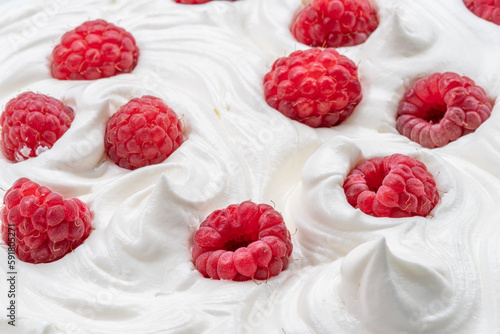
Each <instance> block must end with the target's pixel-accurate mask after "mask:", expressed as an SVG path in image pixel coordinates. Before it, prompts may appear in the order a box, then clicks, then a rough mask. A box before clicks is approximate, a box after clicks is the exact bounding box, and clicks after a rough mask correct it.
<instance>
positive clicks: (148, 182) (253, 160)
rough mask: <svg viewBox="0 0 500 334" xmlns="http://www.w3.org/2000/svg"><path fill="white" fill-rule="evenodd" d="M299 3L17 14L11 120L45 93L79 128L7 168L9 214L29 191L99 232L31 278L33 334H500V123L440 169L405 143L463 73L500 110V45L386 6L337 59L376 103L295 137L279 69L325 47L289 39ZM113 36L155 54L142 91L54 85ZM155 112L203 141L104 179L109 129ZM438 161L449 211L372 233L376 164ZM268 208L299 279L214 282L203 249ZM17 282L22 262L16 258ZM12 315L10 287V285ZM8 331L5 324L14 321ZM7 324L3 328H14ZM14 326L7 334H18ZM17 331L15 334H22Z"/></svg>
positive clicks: (482, 24) (429, 0) (4, 90)
mask: <svg viewBox="0 0 500 334" xmlns="http://www.w3.org/2000/svg"><path fill="white" fill-rule="evenodd" d="M302 6H303V5H302V2H301V1H297V0H238V1H235V2H226V1H213V2H211V3H208V4H205V5H191V6H188V5H180V4H175V3H173V1H170V0H156V1H155V0H152V1H147V2H140V1H132V0H116V1H105V0H99V1H98V0H85V1H78V2H75V1H69V0H42V1H35V0H29V1H23V2H14V1H10V2H6V3H4V4H2V5H0V45H2V49H1V51H0V73H1V77H0V105H1V106H2V107H3V106H5V104H6V103H7V101H8V100H9V99H11V98H13V97H15V96H16V95H18V94H19V93H21V92H23V91H27V90H32V91H35V92H39V93H44V94H48V95H51V96H53V97H56V98H60V99H62V100H63V101H65V102H66V103H67V104H69V105H70V106H71V107H72V108H73V109H74V110H75V112H76V118H75V120H74V122H73V124H72V126H71V128H70V129H69V130H68V132H67V133H66V134H65V135H64V136H63V137H62V138H61V139H60V140H59V141H58V142H57V143H56V144H55V145H54V147H53V148H52V149H50V150H48V151H46V152H44V153H42V154H41V155H40V156H39V157H37V158H32V159H28V160H26V161H23V162H20V163H17V164H12V163H10V162H8V161H6V159H4V158H3V157H0V170H1V173H0V186H1V188H2V190H1V191H0V195H1V196H2V197H3V194H4V192H5V190H6V189H8V188H9V187H10V186H11V185H12V183H13V182H14V181H15V180H16V179H18V178H19V177H29V178H31V179H33V180H34V181H37V182H39V183H41V184H44V185H47V186H49V187H51V188H52V189H54V190H57V191H59V192H60V193H62V194H63V195H64V196H68V197H78V198H80V199H81V200H83V201H85V202H86V203H88V204H89V206H90V209H91V211H92V213H93V215H94V228H95V230H94V231H93V232H92V234H91V235H90V237H89V238H88V239H87V240H86V242H85V243H84V244H83V245H82V246H80V247H79V248H77V249H76V251H75V252H73V253H71V254H68V255H66V256H65V257H64V258H63V259H61V260H59V261H57V262H54V263H50V264H39V265H32V264H28V263H22V262H20V261H17V262H16V269H17V272H18V284H17V295H16V303H17V304H16V305H17V306H18V309H17V320H16V324H17V326H16V329H17V330H18V331H19V333H29V334H31V333H43V334H52V333H57V334H61V333H64V334H70V333H99V334H101V333H114V332H116V333H118V332H119V333H228V332H231V333H255V332H261V333H264V332H265V333H281V332H285V333H287V334H292V333H341V334H343V333H346V334H360V333H361V334H363V333H380V334H387V333H395V334H408V333H459V334H461V333H464V334H465V333H495V332H498V331H499V330H500V324H499V320H498V319H499V317H498V316H499V313H500V312H499V304H500V297H499V296H500V286H499V283H498V282H499V281H500V260H499V259H500V243H499V242H498V240H499V238H500V225H499V223H498V222H499V221H500V213H499V211H498V203H497V202H498V199H499V198H500V170H499V169H498V166H499V164H500V149H499V147H500V140H499V139H498V138H500V136H498V133H499V132H500V125H499V124H500V115H499V113H500V110H498V106H497V104H495V105H494V108H493V112H492V115H491V117H490V119H488V120H487V121H486V122H485V123H484V124H483V125H481V127H480V128H479V129H478V130H477V131H476V132H475V133H473V134H470V135H467V136H465V137H462V138H460V139H459V140H457V141H455V142H453V143H450V144H448V145H446V146H445V147H442V148H438V149H433V150H428V149H424V148H421V147H420V146H419V145H418V144H416V143H412V142H410V141H409V140H408V138H406V137H404V136H402V135H400V134H399V133H398V132H397V131H396V129H395V115H396V112H397V104H398V101H399V99H400V98H401V96H402V94H403V92H404V91H405V90H406V88H407V87H408V86H409V85H410V84H411V83H412V82H413V81H414V80H415V79H416V78H418V77H422V76H425V75H427V74H431V73H433V72H444V71H453V72H457V73H459V74H461V75H467V76H469V77H470V78H472V79H473V80H475V81H476V83H478V84H479V85H481V86H482V87H483V88H484V89H485V90H486V92H487V94H488V95H489V97H490V98H491V100H492V102H495V101H496V99H497V96H500V81H498V74H499V73H500V62H499V61H498V54H499V53H500V28H499V27H498V26H496V25H494V24H492V23H489V22H486V21H483V20H481V19H480V18H478V17H476V16H475V15H473V14H472V13H470V12H469V11H468V10H467V9H466V8H465V6H464V5H463V3H462V1H461V0H442V1H436V0H420V1H416V0H377V1H376V6H377V10H378V12H379V16H380V26H379V27H378V29H377V30H376V31H375V32H374V33H373V34H372V35H371V36H370V38H369V39H368V40H367V41H366V42H365V43H364V44H362V45H359V46H355V47H351V48H340V49H339V52H340V53H341V54H344V55H346V56H348V57H350V58H351V59H353V60H354V61H355V62H356V63H357V64H358V66H359V75H360V80H361V83H362V88H363V95H364V97H363V100H362V102H361V103H360V104H359V105H358V107H357V108H356V109H355V111H354V113H353V114H352V116H351V117H350V118H349V119H348V120H346V121H345V122H344V123H342V124H341V125H339V126H337V127H335V128H332V129H312V128H308V127H307V126H305V125H303V124H300V123H298V122H294V121H291V120H289V119H287V118H285V117H284V116H282V115H281V114H280V113H279V112H277V111H275V110H274V109H272V108H270V107H269V106H268V105H267V104H266V103H265V101H264V99H263V96H262V95H263V88H262V78H263V77H264V75H265V73H266V72H267V71H268V70H269V68H270V66H271V65H272V63H273V61H274V60H275V59H277V58H278V57H281V56H284V55H287V54H289V53H291V52H292V51H294V50H297V49H306V48H307V46H305V45H302V44H300V43H297V42H296V41H295V40H294V38H293V36H292V35H291V33H290V32H289V25H290V23H291V20H292V18H293V16H294V15H295V13H296V12H297V10H298V9H300V8H301V7H302ZM97 18H102V19H105V20H108V21H110V22H113V23H115V24H117V25H119V26H121V27H123V28H125V29H127V30H128V31H129V32H131V33H132V35H133V36H134V37H135V38H136V40H137V44H138V46H139V48H140V50H141V55H140V58H139V63H138V65H137V67H136V68H135V70H134V71H133V72H132V73H131V74H123V75H119V76H115V77H112V78H107V79H101V80H98V81H58V80H55V79H53V78H51V75H50V72H49V63H50V61H49V56H50V53H51V51H52V48H53V47H54V46H55V45H56V44H57V43H58V41H59V38H60V36H62V35H63V34H64V32H66V31H67V30H70V29H72V28H74V27H75V26H77V25H78V24H80V23H82V22H84V21H86V20H89V19H97ZM145 94H149V95H155V96H158V97H160V98H163V99H164V101H165V102H166V103H167V104H168V105H169V106H170V107H172V108H173V109H174V110H175V111H176V112H177V113H178V114H179V115H180V116H181V117H182V120H183V122H184V124H185V126H186V130H185V132H186V133H185V135H186V138H187V140H186V141H185V143H183V144H182V146H181V147H180V149H178V150H177V151H176V152H175V153H174V154H173V155H172V156H170V157H169V158H168V159H167V160H166V161H165V162H164V163H162V164H159V165H155V166H149V167H145V168H141V169H138V170H135V171H128V170H124V169H121V168H119V167H117V166H115V165H114V164H113V163H111V162H110V161H109V160H107V159H106V156H105V153H104V146H103V137H104V129H105V125H106V121H107V119H108V118H109V117H110V115H112V114H113V113H114V112H116V110H117V109H118V108H119V107H120V106H121V105H123V104H125V103H126V102H127V101H129V100H130V99H132V98H134V97H138V96H142V95H145ZM393 153H404V154H409V155H411V156H413V157H415V158H417V159H420V160H422V161H423V162H424V163H425V164H426V165H427V166H428V168H429V170H430V172H431V173H432V174H433V175H435V176H436V181H437V185H438V188H439V190H440V195H441V201H440V203H439V204H438V205H437V206H436V208H435V210H433V211H432V212H431V215H430V216H429V217H426V218H422V217H417V218H401V219H388V218H374V217H371V216H367V215H365V214H363V213H361V212H360V211H359V210H356V209H354V208H352V207H351V206H350V205H349V204H348V203H347V201H346V200H345V196H344V194H343V190H342V187H341V186H342V183H343V180H344V178H345V177H346V175H347V173H348V172H349V171H350V169H351V168H353V167H354V166H355V164H356V163H358V162H360V161H361V160H363V159H368V158H372V157H376V156H385V155H389V154H393ZM249 199H251V200H253V201H255V202H262V203H268V204H272V203H274V205H275V206H276V208H277V209H278V210H279V211H281V212H282V213H283V214H284V217H285V220H286V222H287V224H288V225H289V229H290V230H291V231H292V232H294V235H293V237H292V240H293V243H294V254H293V258H294V259H295V260H294V261H293V262H292V263H291V265H290V267H289V269H288V270H286V271H284V272H282V273H281V274H280V275H279V276H278V277H275V278H272V279H270V280H269V281H268V282H261V283H260V284H257V283H254V282H252V281H250V282H229V281H215V280H209V279H205V278H203V277H201V275H200V274H199V273H198V272H197V271H196V270H195V269H194V266H193V264H192V263H191V261H190V260H191V257H190V249H191V247H192V242H191V239H192V235H193V232H194V230H195V229H196V228H197V227H198V225H199V224H200V222H201V221H202V220H203V218H204V217H206V216H207V215H208V214H209V213H210V212H212V211H213V210H215V209H218V208H222V207H226V206H227V205H229V204H231V203H239V202H242V201H244V200H249ZM0 254H1V256H0V268H1V271H2V274H1V277H5V276H6V275H7V274H6V272H7V271H8V270H7V247H6V246H5V245H4V244H2V245H1V247H0ZM0 291H2V292H1V293H0V304H1V305H0V306H1V308H2V309H4V310H5V308H6V307H7V302H8V299H7V294H6V291H7V282H6V280H5V279H4V278H2V279H0ZM2 314H3V313H2ZM2 317H3V316H2ZM6 322H7V318H3V319H2V321H1V323H0V332H2V333H11V332H12V333H15V332H14V331H12V328H11V327H10V326H8V325H7V323H6ZM9 331H10V332H9Z"/></svg>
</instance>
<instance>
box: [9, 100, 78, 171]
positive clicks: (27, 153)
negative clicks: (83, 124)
mask: <svg viewBox="0 0 500 334" xmlns="http://www.w3.org/2000/svg"><path fill="white" fill-rule="evenodd" d="M74 118H75V113H74V112H73V109H71V108H70V107H69V106H67V105H65V104H63V103H62V102H61V101H59V100H57V99H55V98H53V97H50V96H47V95H43V94H36V93H33V92H25V93H21V94H20V95H18V96H17V97H15V98H13V99H12V100H10V101H9V102H8V103H7V105H6V106H5V110H4V111H3V113H2V115H1V116H0V126H1V127H2V145H1V146H2V151H3V153H4V154H5V156H6V157H7V159H9V160H10V161H12V162H19V161H23V160H26V159H28V158H32V157H36V156H38V155H39V154H40V153H42V152H44V151H46V150H48V149H50V148H51V147H52V146H53V145H54V144H55V142H56V141H57V140H58V139H59V138H61V137H62V135H63V134H64V133H66V131H67V130H68V129H69V127H70V126H71V123H72V122H73V119H74Z"/></svg>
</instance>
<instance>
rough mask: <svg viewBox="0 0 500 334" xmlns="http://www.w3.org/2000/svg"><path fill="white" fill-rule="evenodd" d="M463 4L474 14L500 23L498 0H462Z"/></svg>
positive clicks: (499, 4)
mask: <svg viewBox="0 0 500 334" xmlns="http://www.w3.org/2000/svg"><path fill="white" fill-rule="evenodd" d="M464 4H465V6H466V7H467V8H468V9H469V10H470V11H471V12H472V13H474V14H475V15H476V16H478V17H480V18H482V19H484V20H486V21H490V22H493V23H495V24H498V25H500V1H499V0H464Z"/></svg>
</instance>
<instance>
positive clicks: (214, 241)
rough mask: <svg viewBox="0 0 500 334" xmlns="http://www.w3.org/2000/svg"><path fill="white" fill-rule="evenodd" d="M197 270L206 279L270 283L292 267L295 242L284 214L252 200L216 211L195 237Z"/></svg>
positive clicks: (205, 221)
mask: <svg viewBox="0 0 500 334" xmlns="http://www.w3.org/2000/svg"><path fill="white" fill-rule="evenodd" d="M194 243H195V246H194V248H193V250H192V255H193V260H194V262H195V266H196V269H197V270H198V271H199V272H200V273H202V274H203V276H205V277H211V278H213V279H227V280H235V281H242V280H248V279H252V278H253V279H258V280H266V279H268V278H269V277H272V276H277V275H278V274H279V273H280V272H281V271H283V270H285V269H286V268H287V267H288V262H289V258H290V255H291V254H292V249H293V245H292V241H291V237H290V232H289V231H288V230H287V228H286V225H285V222H284V221H283V217H282V216H281V214H280V213H279V212H278V211H276V210H274V209H273V208H272V207H271V206H269V205H267V204H258V205H257V204H255V203H253V202H250V201H246V202H243V203H241V204H232V205H229V206H228V207H227V208H225V209H221V210H216V211H214V212H212V213H211V214H210V215H209V216H208V217H207V218H205V220H204V221H203V222H202V223H201V225H200V228H199V229H198V230H197V231H196V233H195V234H194Z"/></svg>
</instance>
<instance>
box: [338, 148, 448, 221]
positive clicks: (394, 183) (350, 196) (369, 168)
mask: <svg viewBox="0 0 500 334" xmlns="http://www.w3.org/2000/svg"><path fill="white" fill-rule="evenodd" d="M343 187H344V192H345V194H346V197H347V201H348V202H349V204H351V205H352V206H353V207H355V208H359V209H360V210H361V211H363V212H364V213H366V214H369V215H372V216H375V217H392V218H398V217H413V216H422V217H425V216H427V215H428V214H429V212H430V211H431V210H432V209H433V208H434V206H435V205H436V204H437V202H438V201H439V194H438V191H437V190H436V182H435V181H434V177H433V176H432V175H431V174H430V173H429V172H428V171H427V168H426V167H425V165H424V164H423V163H422V162H421V161H418V160H415V159H413V158H412V157H409V156H406V155H402V154H393V155H391V156H387V157H384V158H373V159H370V160H366V161H363V162H361V163H359V164H358V165H357V166H356V167H355V168H354V169H353V170H352V171H351V172H350V173H349V175H348V176H347V178H346V179H345V181H344V185H343Z"/></svg>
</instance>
